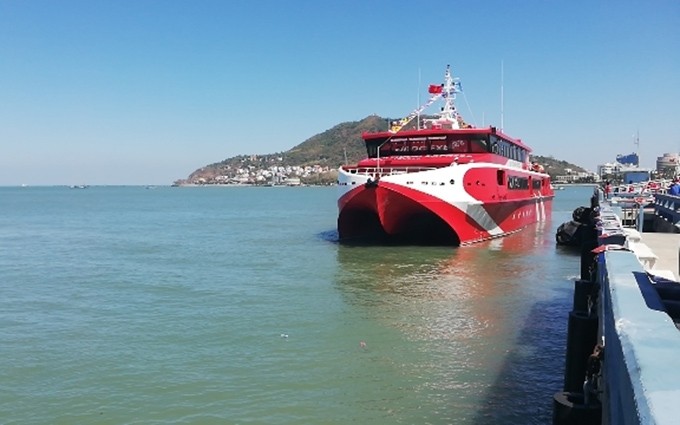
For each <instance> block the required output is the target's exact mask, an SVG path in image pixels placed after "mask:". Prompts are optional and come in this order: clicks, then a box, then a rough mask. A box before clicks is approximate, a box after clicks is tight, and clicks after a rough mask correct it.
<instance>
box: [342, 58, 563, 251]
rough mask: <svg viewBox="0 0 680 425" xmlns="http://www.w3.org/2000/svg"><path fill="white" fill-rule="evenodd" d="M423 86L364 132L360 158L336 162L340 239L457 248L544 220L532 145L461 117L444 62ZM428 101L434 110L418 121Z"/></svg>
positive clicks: (545, 200) (544, 188) (546, 201)
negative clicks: (421, 93) (413, 104)
mask: <svg viewBox="0 0 680 425" xmlns="http://www.w3.org/2000/svg"><path fill="white" fill-rule="evenodd" d="M428 92H429V100H428V101H427V102H426V103H425V104H424V105H422V106H420V107H419V108H418V109H416V110H415V111H413V112H412V113H411V114H409V115H408V116H407V117H405V118H403V119H401V120H398V121H394V122H392V123H391V125H390V126H389V127H390V128H389V129H388V130H387V131H378V132H369V133H364V134H362V138H363V140H364V142H365V145H366V153H367V157H366V158H365V159H363V160H361V161H359V162H358V163H357V164H355V165H343V166H341V167H340V169H339V170H338V174H339V175H338V188H339V198H338V210H339V214H338V236H339V239H340V241H341V242H355V241H356V242H360V241H369V242H370V241H378V242H388V243H389V242H406V243H425V244H430V243H433V244H444V245H454V246H460V245H468V244H472V243H475V242H481V241H485V240H489V239H493V238H498V237H502V236H506V235H508V234H511V233H514V232H517V231H519V230H521V229H522V228H524V227H526V226H528V225H530V224H532V223H536V222H539V221H544V220H546V219H547V218H548V217H549V216H550V209H551V205H552V200H553V198H554V191H553V188H552V186H551V184H550V176H549V175H548V174H547V173H546V172H545V170H544V169H543V167H542V166H540V165H539V164H537V163H535V162H534V163H532V162H531V160H530V153H531V149H530V148H529V147H528V146H527V145H525V144H524V143H523V142H522V141H521V140H520V139H515V138H512V137H510V136H508V135H506V134H505V133H503V131H502V130H501V129H498V128H496V127H492V126H489V127H479V128H478V127H475V126H473V125H470V124H468V123H466V122H465V120H464V119H463V117H462V116H461V115H460V114H459V112H458V109H457V107H456V103H455V100H456V95H457V94H459V93H460V92H461V86H460V81H459V79H458V78H455V77H454V76H453V75H452V72H451V67H450V66H447V67H446V72H445V74H444V82H443V83H442V84H440V85H430V86H429V89H428ZM435 103H440V104H441V103H443V106H442V107H441V111H440V112H439V113H437V114H436V115H434V117H433V118H429V119H423V120H422V123H421V122H420V121H421V120H420V114H421V113H422V112H423V111H424V110H425V109H426V108H428V107H429V106H431V105H432V104H435ZM416 117H419V119H418V125H417V126H414V125H413V124H414V123H413V120H414V119H415V118H416Z"/></svg>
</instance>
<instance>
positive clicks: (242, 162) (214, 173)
mask: <svg viewBox="0 0 680 425" xmlns="http://www.w3.org/2000/svg"><path fill="white" fill-rule="evenodd" d="M388 121H389V119H387V118H382V117H379V116H377V115H371V116H368V117H366V118H364V119H362V120H361V121H351V122H344V123H341V124H338V125H336V126H335V127H333V128H331V129H328V130H326V131H324V132H323V133H319V134H317V135H315V136H312V137H310V138H309V139H307V140H305V141H304V142H302V143H300V144H299V145H297V146H295V147H293V148H292V149H290V150H288V151H285V152H276V153H272V154H266V155H239V156H235V157H231V158H227V159H225V160H223V161H220V162H217V163H214V164H210V165H207V166H205V167H202V168H200V169H198V170H196V171H194V172H193V173H191V174H190V175H189V177H187V179H185V180H178V181H177V182H175V183H177V184H184V183H190V184H195V183H201V182H208V183H210V182H213V183H214V182H216V179H220V178H222V179H224V178H236V177H237V176H238V173H239V170H241V172H243V170H250V171H251V172H254V171H256V170H266V169H270V168H271V167H273V166H277V167H292V166H298V167H305V166H319V167H320V168H324V169H325V168H327V169H328V170H329V171H327V172H326V174H328V175H327V176H325V178H323V179H322V180H323V181H329V182H330V181H334V180H335V175H334V170H336V169H337V168H338V167H339V166H340V165H342V164H345V163H349V164H353V163H356V162H357V161H359V160H360V159H362V158H365V156H366V149H365V147H364V142H363V139H362V138H361V134H362V133H364V132H372V131H384V130H386V129H387V123H388ZM411 125H413V124H411ZM532 159H534V160H536V161H538V162H539V163H541V164H543V165H544V167H545V169H546V171H547V172H548V173H549V174H550V175H551V176H553V177H554V176H557V175H563V174H566V172H565V170H566V169H568V168H570V169H572V170H573V171H575V172H579V171H585V170H583V169H582V168H581V167H579V166H577V165H574V164H570V163H568V162H566V161H561V160H557V159H554V158H552V157H550V156H537V155H533V156H532Z"/></svg>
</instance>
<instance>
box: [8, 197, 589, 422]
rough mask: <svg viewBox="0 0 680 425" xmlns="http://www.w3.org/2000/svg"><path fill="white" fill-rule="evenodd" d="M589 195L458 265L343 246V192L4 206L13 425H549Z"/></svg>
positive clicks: (407, 252) (462, 252) (459, 259)
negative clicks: (563, 241) (576, 224)
mask: <svg viewBox="0 0 680 425" xmlns="http://www.w3.org/2000/svg"><path fill="white" fill-rule="evenodd" d="M590 193H591V189H589V188H568V189H567V190H564V191H559V192H557V197H556V200H555V204H554V206H553V219H552V221H551V222H550V223H547V224H544V225H536V226H532V227H530V228H528V229H526V230H525V231H522V232H520V233H518V234H516V235H513V236H511V237H508V238H505V239H500V240H497V241H493V242H490V243H486V244H481V245H476V246H473V247H467V248H459V249H455V248H446V247H347V246H340V245H338V244H337V243H336V242H335V240H334V239H335V238H336V233H335V220H336V207H335V189H334V188H162V187H159V188H156V189H153V190H148V189H145V188H144V187H91V188H89V189H86V190H73V189H69V188H64V187H50V188H39V187H36V188H33V187H28V188H0V423H3V424H79V423H82V424H93V423H96V424H347V423H359V424H452V423H455V424H497V423H508V424H510V423H513V424H514V423H522V424H545V423H549V422H550V418H551V402H552V394H553V393H554V392H556V391H558V390H560V389H561V385H562V371H563V362H564V341H565V334H566V322H567V314H568V311H569V310H570V308H571V291H572V283H571V281H572V279H574V278H575V277H576V276H577V274H578V271H579V266H578V264H579V259H578V256H576V255H574V254H573V253H569V252H565V251H563V250H561V249H558V248H556V247H555V243H554V234H555V229H556V228H557V226H558V225H559V224H561V223H562V222H563V221H566V220H568V219H569V217H570V215H571V212H572V210H573V209H574V208H576V207H577V206H579V205H586V204H587V202H588V197H589V195H590ZM362 342H363V344H362Z"/></svg>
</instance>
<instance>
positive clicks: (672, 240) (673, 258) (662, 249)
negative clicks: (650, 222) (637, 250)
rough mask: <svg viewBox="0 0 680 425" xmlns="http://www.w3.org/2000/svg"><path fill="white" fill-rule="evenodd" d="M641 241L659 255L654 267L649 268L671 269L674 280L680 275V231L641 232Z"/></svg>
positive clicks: (652, 269)
mask: <svg viewBox="0 0 680 425" xmlns="http://www.w3.org/2000/svg"><path fill="white" fill-rule="evenodd" d="M641 242H642V243H644V244H645V245H647V246H648V247H649V249H650V250H651V251H652V252H653V253H654V254H655V255H656V256H657V259H656V262H655V264H654V267H652V268H651V270H649V271H650V272H652V273H653V272H654V270H670V271H671V272H672V273H673V277H674V279H673V280H677V279H678V278H679V277H680V270H679V268H678V265H679V264H680V257H678V254H679V252H680V233H650V232H644V233H642V234H641Z"/></svg>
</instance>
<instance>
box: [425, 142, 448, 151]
mask: <svg viewBox="0 0 680 425" xmlns="http://www.w3.org/2000/svg"><path fill="white" fill-rule="evenodd" d="M430 152H431V153H433V154H438V153H448V152H449V145H448V144H447V143H446V140H433V141H431V142H430Z"/></svg>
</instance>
